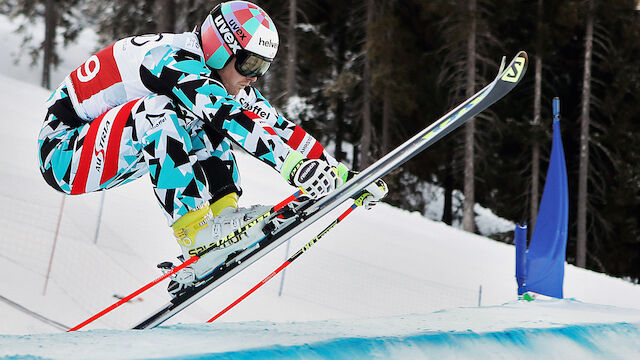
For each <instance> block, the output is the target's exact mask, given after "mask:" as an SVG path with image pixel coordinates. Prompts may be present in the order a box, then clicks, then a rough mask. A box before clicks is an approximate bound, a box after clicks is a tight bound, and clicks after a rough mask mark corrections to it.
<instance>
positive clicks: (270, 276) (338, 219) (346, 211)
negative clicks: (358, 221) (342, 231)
mask: <svg viewBox="0 0 640 360" xmlns="http://www.w3.org/2000/svg"><path fill="white" fill-rule="evenodd" d="M357 207H358V205H356V204H355V203H354V204H353V205H351V207H349V208H348V209H347V210H345V212H343V213H342V214H341V215H340V216H338V218H337V219H335V220H334V221H333V222H332V223H331V224H329V226H327V227H326V228H325V229H324V230H322V231H321V232H320V233H319V234H318V235H317V236H316V237H314V238H313V239H312V240H311V241H309V242H308V243H307V244H306V245H305V246H303V247H302V248H301V249H300V250H298V252H296V253H295V254H293V255H292V256H291V257H290V258H289V259H287V260H286V261H285V262H284V263H282V265H280V266H279V267H278V268H277V269H275V270H274V271H273V272H272V273H271V274H269V275H267V277H265V278H264V279H262V281H260V282H259V283H257V284H256V285H255V286H254V287H252V288H251V289H250V290H249V291H247V292H246V293H244V294H243V295H242V296H240V297H239V298H238V299H236V301H234V302H233V303H231V304H230V305H229V306H227V307H226V308H224V309H223V310H222V311H220V312H219V313H217V314H216V315H215V316H214V317H212V318H211V319H209V320H208V321H207V322H208V323H210V322H213V321H215V320H216V319H217V318H219V317H220V316H222V315H224V313H226V312H227V311H229V310H230V309H231V308H233V307H234V306H236V305H238V304H239V303H240V302H241V301H242V300H244V299H246V298H247V297H248V296H249V295H251V294H252V293H253V292H254V291H256V290H258V289H259V288H260V287H261V286H262V285H264V284H265V283H266V282H267V281H269V280H271V279H272V278H273V277H274V276H276V275H278V273H280V271H282V270H284V268H286V267H287V266H289V264H291V263H292V262H293V261H294V260H295V259H297V258H298V257H300V255H302V254H303V253H304V252H306V251H307V250H309V248H310V247H311V246H313V244H315V243H317V242H318V241H319V240H320V238H322V237H323V236H324V235H325V234H326V233H328V232H329V230H331V229H333V228H334V227H335V226H336V225H337V224H338V223H339V222H341V221H342V220H344V218H345V217H347V215H349V214H350V213H351V212H352V211H353V210H355V208H357Z"/></svg>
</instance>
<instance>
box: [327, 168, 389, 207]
mask: <svg viewBox="0 0 640 360" xmlns="http://www.w3.org/2000/svg"><path fill="white" fill-rule="evenodd" d="M337 170H338V177H339V178H340V181H341V183H346V182H347V181H349V180H351V178H353V177H355V176H356V175H358V172H357V171H352V170H349V169H348V168H347V167H346V166H345V165H344V164H342V163H340V165H339V166H338V168H337ZM388 193H389V188H388V186H387V183H385V182H384V181H383V180H382V179H378V180H376V181H374V182H373V183H371V184H369V185H368V186H367V187H365V188H364V190H362V192H361V193H359V194H358V195H356V196H355V197H354V200H355V202H356V205H358V206H364V208H365V209H367V210H371V208H372V207H374V206H376V204H378V203H379V202H380V200H382V199H383V198H384V197H385V196H387V194H388Z"/></svg>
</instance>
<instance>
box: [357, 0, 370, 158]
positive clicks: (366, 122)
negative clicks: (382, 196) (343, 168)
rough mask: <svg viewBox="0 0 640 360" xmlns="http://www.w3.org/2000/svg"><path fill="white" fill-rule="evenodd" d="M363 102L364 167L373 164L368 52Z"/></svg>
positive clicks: (361, 152) (362, 146)
mask: <svg viewBox="0 0 640 360" xmlns="http://www.w3.org/2000/svg"><path fill="white" fill-rule="evenodd" d="M373 7H374V3H373V0H367V21H366V23H365V27H366V28H367V29H366V34H367V35H366V41H365V47H366V46H367V45H368V44H369V41H373V40H372V38H371V36H370V34H369V30H368V28H369V27H370V26H371V23H372V22H373ZM363 81H364V86H363V90H362V92H363V104H362V107H363V108H362V137H361V138H360V163H359V164H360V168H361V169H364V168H366V167H367V166H369V165H370V164H371V150H372V149H371V138H372V135H373V129H372V127H373V126H372V124H371V59H370V58H369V55H368V54H367V53H366V50H365V56H364V74H363Z"/></svg>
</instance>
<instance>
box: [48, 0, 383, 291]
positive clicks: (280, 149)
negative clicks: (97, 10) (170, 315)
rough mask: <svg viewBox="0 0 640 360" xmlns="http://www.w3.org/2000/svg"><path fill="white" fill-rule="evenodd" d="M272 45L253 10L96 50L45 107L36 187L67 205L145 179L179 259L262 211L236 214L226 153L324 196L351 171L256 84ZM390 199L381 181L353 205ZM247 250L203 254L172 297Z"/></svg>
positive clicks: (234, 174) (228, 9) (266, 25)
mask: <svg viewBox="0 0 640 360" xmlns="http://www.w3.org/2000/svg"><path fill="white" fill-rule="evenodd" d="M278 43H279V41H278V33H277V31H276V28H275V25H274V23H273V21H272V20H271V18H270V17H269V16H268V15H267V14H266V13H265V12H264V11H263V10H262V9H261V8H260V7H258V6H256V5H255V4H252V3H250V2H246V1H229V2H224V3H222V4H220V5H218V6H216V7H215V8H214V9H213V10H212V11H211V12H210V13H209V14H208V15H207V16H206V18H205V20H204V22H203V23H202V25H201V27H200V28H199V29H196V31H194V32H186V33H182V34H153V35H144V36H133V37H129V38H124V39H121V40H119V41H116V42H115V43H114V44H112V45H111V46H109V47H107V48H105V49H103V50H101V51H99V52H97V53H96V54H94V55H92V56H91V57H89V58H88V59H87V60H86V62H85V63H84V64H82V65H80V66H79V67H78V68H77V69H76V70H75V71H73V72H72V73H71V74H69V75H68V76H67V77H66V78H65V80H64V81H63V82H62V84H60V86H59V87H58V88H57V89H55V90H54V91H53V93H52V95H51V96H50V98H49V99H48V100H47V102H46V104H47V108H48V111H47V114H46V117H45V121H44V124H43V127H42V130H41V131H40V135H39V138H38V145H39V162H40V170H41V172H42V175H43V177H44V179H45V180H46V182H47V183H48V184H49V185H50V186H51V187H53V188H54V189H56V190H58V191H60V192H63V193H65V194H71V195H75V194H84V193H89V192H94V191H101V190H107V189H110V188H114V187H116V186H119V185H122V184H125V183H127V182H130V181H132V180H135V179H137V178H139V177H141V176H143V175H145V174H147V173H149V175H150V177H151V183H152V185H153V190H154V192H155V196H156V198H157V200H158V203H159V205H160V207H161V208H162V211H163V212H164V215H165V217H166V219H167V222H168V224H169V225H170V226H171V228H172V229H173V233H174V235H175V238H176V240H177V242H178V244H179V245H180V247H181V249H182V255H183V259H186V258H189V257H191V256H193V255H195V254H196V253H197V252H198V251H199V250H200V249H203V248H206V247H207V246H209V245H210V244H212V243H215V242H216V241H217V240H219V239H221V238H222V237H224V236H225V235H227V234H229V233H231V232H232V231H234V230H235V229H237V228H238V227H240V226H241V225H243V224H244V223H246V222H248V221H249V220H251V219H252V218H254V217H256V216H258V215H260V214H262V213H263V212H264V211H266V210H267V209H269V207H267V206H252V207H250V208H240V207H238V198H239V196H240V195H241V194H242V188H241V186H240V175H239V171H238V168H237V165H236V161H235V158H234V154H233V151H232V144H233V145H237V146H240V147H242V148H243V149H245V150H246V151H247V152H249V153H250V154H252V155H253V156H255V157H256V158H258V159H260V160H261V161H262V162H264V163H265V164H267V165H269V166H270V167H272V168H273V169H274V170H276V171H278V172H279V173H280V174H281V175H282V177H283V178H284V179H285V180H286V181H288V182H289V183H290V184H291V185H293V186H296V187H299V188H300V189H301V190H302V191H303V192H304V193H305V194H306V195H307V196H308V197H310V198H315V199H318V198H320V197H322V196H324V195H326V194H327V193H329V192H331V191H332V190H334V189H335V188H336V187H338V186H340V185H341V184H342V183H344V182H346V181H347V180H348V179H350V178H351V177H353V176H354V174H355V173H354V172H353V171H350V170H349V169H348V168H347V167H346V166H345V165H344V164H342V163H339V162H338V161H336V160H335V159H334V158H333V157H332V156H331V155H330V154H328V153H327V151H326V150H325V149H324V147H323V146H322V145H320V143H319V142H318V141H317V140H316V139H315V138H313V137H312V136H311V135H310V134H308V133H307V132H305V131H304V130H303V129H302V128H300V127H299V126H297V125H295V124H294V123H293V122H291V121H289V120H287V119H285V118H284V117H283V116H282V115H281V114H279V113H278V112H277V111H276V110H275V109H274V108H273V107H272V106H271V104H270V103H269V102H268V101H267V100H266V99H265V98H264V97H263V96H262V95H261V94H260V92H259V91H258V90H257V89H256V88H254V87H253V86H252V84H253V83H254V82H255V81H256V80H257V79H258V78H259V77H261V76H262V75H264V74H265V72H266V71H267V69H268V68H269V65H270V64H271V62H272V61H273V59H274V57H275V55H276V52H277V50H278ZM386 193H387V188H386V185H385V184H384V182H382V181H381V180H378V181H376V182H374V183H372V184H371V185H369V186H368V187H367V188H366V189H365V190H364V191H363V193H362V194H360V195H359V198H360V199H364V200H363V201H362V202H363V204H364V205H365V207H367V208H370V207H371V206H373V205H374V204H375V203H377V202H378V201H379V200H380V199H382V198H383V197H384V196H385V195H386ZM263 225H264V224H262V226H263ZM254 228H256V229H259V228H260V226H255V227H254ZM255 241H256V239H255V236H244V237H242V239H241V240H240V241H238V242H236V243H234V244H231V245H230V246H227V247H224V248H219V249H215V250H213V251H209V252H207V253H206V255H204V256H202V257H201V258H200V259H199V260H198V261H197V262H195V263H194V264H192V265H191V266H189V267H188V268H185V269H183V270H181V271H180V272H179V273H178V275H177V276H175V277H174V279H173V281H172V282H171V284H170V286H169V292H170V293H172V295H175V294H177V293H179V292H181V291H182V290H183V289H185V288H186V287H189V286H192V285H193V284H194V283H196V282H198V281H200V280H202V279H203V278H206V276H207V275H208V274H210V273H211V272H212V271H213V270H214V269H215V268H216V267H218V266H219V265H221V264H222V263H223V262H224V261H225V259H226V258H227V256H228V255H229V254H230V253H232V252H234V251H237V250H238V249H243V248H246V247H248V246H249V245H250V244H251V243H252V242H255ZM196 249H198V251H196Z"/></svg>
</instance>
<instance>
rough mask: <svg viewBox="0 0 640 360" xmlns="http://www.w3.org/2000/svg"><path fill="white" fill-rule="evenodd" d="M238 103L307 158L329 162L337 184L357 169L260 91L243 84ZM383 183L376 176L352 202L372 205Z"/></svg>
mask: <svg viewBox="0 0 640 360" xmlns="http://www.w3.org/2000/svg"><path fill="white" fill-rule="evenodd" d="M236 99H238V100H239V102H240V103H242V105H243V106H244V107H245V108H246V109H250V110H251V111H253V112H255V113H256V114H258V115H259V116H260V120H261V121H263V122H265V123H267V124H268V125H269V126H270V127H271V128H273V129H274V131H275V132H276V133H277V134H278V136H280V137H281V138H282V139H283V140H284V141H286V142H287V144H288V145H289V146H291V148H292V149H294V150H297V151H299V152H300V153H302V154H303V155H304V156H306V157H307V158H309V159H322V160H325V161H326V162H327V163H329V164H330V165H331V166H332V167H333V168H335V171H336V173H337V175H338V179H339V183H338V186H339V185H340V184H343V183H346V182H347V181H349V180H351V178H353V177H354V176H356V175H357V174H358V173H357V172H355V171H351V170H349V168H347V166H346V165H344V164H342V163H340V162H338V161H337V160H336V159H335V158H333V157H332V156H331V155H330V154H329V153H328V152H327V151H326V150H325V149H324V147H323V146H322V145H321V144H320V143H319V142H318V141H317V140H316V139H315V138H314V137H313V136H311V135H310V134H308V133H307V132H306V131H304V130H303V129H302V128H301V127H300V126H297V125H296V124H294V123H293V122H291V121H289V120H287V119H286V118H285V117H284V116H282V115H281V114H279V113H278V111H277V110H276V109H275V108H274V107H273V106H271V104H269V101H267V99H265V98H264V97H263V96H262V94H260V92H259V91H258V90H257V89H255V88H253V87H249V86H248V87H246V88H245V89H243V90H242V91H240V94H238V96H236ZM388 191H389V190H388V187H387V184H386V183H385V182H384V181H383V180H382V179H378V180H376V181H375V182H373V183H371V184H369V185H368V186H367V187H366V188H365V189H364V190H363V191H362V192H361V193H360V194H358V195H357V196H356V197H355V200H356V204H358V205H359V206H360V205H362V206H364V207H365V208H367V209H370V208H372V207H373V206H375V205H376V204H377V203H378V202H380V200H382V198H384V197H385V196H386V195H387V193H388Z"/></svg>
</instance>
